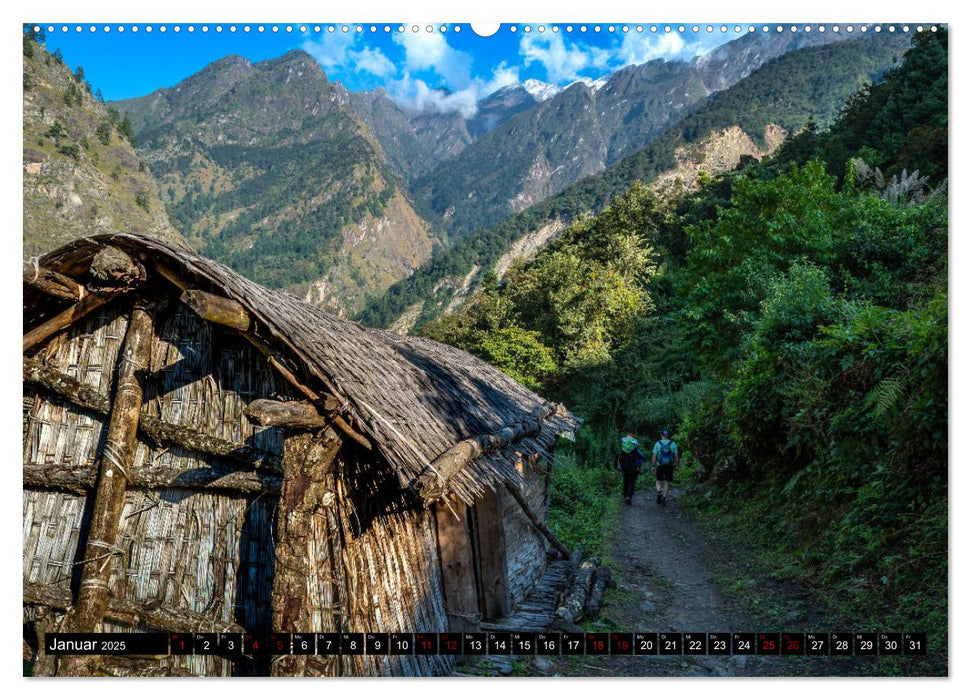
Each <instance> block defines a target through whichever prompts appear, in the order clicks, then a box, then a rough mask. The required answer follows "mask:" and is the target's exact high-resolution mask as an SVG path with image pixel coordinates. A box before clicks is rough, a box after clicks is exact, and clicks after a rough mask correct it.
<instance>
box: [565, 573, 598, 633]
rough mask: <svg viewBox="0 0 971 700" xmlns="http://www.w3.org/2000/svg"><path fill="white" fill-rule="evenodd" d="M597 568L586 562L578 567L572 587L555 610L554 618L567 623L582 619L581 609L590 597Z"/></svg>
mask: <svg viewBox="0 0 971 700" xmlns="http://www.w3.org/2000/svg"><path fill="white" fill-rule="evenodd" d="M596 570H597V567H595V566H594V565H593V564H591V563H590V562H588V561H585V562H583V564H581V565H580V569H579V570H578V571H577V575H576V578H575V579H574V580H573V586H572V587H571V588H570V592H569V593H568V594H567V596H566V598H565V599H564V601H563V605H561V606H560V607H559V608H557V610H556V616H558V617H562V618H563V619H565V620H567V621H569V622H579V621H580V620H582V619H583V607H584V603H586V601H587V597H588V596H589V595H590V585H591V583H592V582H593V575H594V573H595V572H596Z"/></svg>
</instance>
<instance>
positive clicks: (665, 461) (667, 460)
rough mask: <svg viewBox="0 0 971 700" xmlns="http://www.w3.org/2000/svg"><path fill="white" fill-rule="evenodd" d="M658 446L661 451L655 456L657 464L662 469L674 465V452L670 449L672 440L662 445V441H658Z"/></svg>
mask: <svg viewBox="0 0 971 700" xmlns="http://www.w3.org/2000/svg"><path fill="white" fill-rule="evenodd" d="M658 444H659V445H660V446H661V451H660V452H658V454H657V463H658V464H660V465H661V466H664V467H666V466H668V465H669V464H674V450H672V449H671V445H673V444H674V440H668V441H667V444H664V440H659V441H658Z"/></svg>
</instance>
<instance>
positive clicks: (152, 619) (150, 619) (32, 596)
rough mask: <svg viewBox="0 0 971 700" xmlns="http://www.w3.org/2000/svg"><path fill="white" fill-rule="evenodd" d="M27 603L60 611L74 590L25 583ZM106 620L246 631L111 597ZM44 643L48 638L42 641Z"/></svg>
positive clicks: (193, 629)
mask: <svg viewBox="0 0 971 700" xmlns="http://www.w3.org/2000/svg"><path fill="white" fill-rule="evenodd" d="M24 602H25V603H29V604H31V605H45V606H48V607H51V608H57V609H59V610H68V609H69V608H70V607H71V604H72V602H73V601H72V600H71V592H70V591H68V590H64V589H62V588H57V587H55V586H50V585H44V584H39V583H27V582H25V583H24ZM105 619H106V620H111V621H112V622H119V623H121V624H123V625H131V626H132V627H142V626H144V627H151V628H153V629H157V630H162V631H164V632H235V633H243V632H245V631H246V630H245V629H243V628H242V627H240V626H239V625H237V624H236V623H235V622H222V621H220V620H214V619H213V618H211V617H206V616H205V615H202V614H200V613H197V612H193V611H191V610H186V609H185V608H179V607H176V606H174V605H171V604H169V603H137V602H135V601H131V600H120V599H118V598H109V599H108V606H107V608H106V609H105ZM40 643H41V645H42V646H43V643H44V640H43V639H41V640H40Z"/></svg>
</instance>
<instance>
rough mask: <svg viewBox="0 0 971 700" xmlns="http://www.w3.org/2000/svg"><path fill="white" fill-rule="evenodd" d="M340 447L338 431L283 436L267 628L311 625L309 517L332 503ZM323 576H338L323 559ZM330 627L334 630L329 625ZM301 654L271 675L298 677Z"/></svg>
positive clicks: (313, 573) (283, 662)
mask: <svg viewBox="0 0 971 700" xmlns="http://www.w3.org/2000/svg"><path fill="white" fill-rule="evenodd" d="M340 447H341V439H340V436H339V435H338V434H337V433H336V432H335V431H334V430H333V429H332V428H327V429H325V430H324V431H322V432H321V433H320V434H319V435H318V436H315V435H313V434H310V433H301V434H299V435H293V436H291V437H288V438H287V439H286V441H285V443H284V447H283V487H282V490H281V493H280V502H279V506H278V508H277V537H276V550H275V554H274V576H273V592H272V598H271V600H272V628H273V629H274V630H278V631H280V632H285V633H293V632H302V631H306V630H309V629H313V628H314V620H313V613H314V610H313V606H312V605H311V600H310V590H309V586H310V585H311V582H310V578H311V576H319V575H320V572H318V571H316V566H313V567H312V566H311V564H310V563H311V562H315V563H316V562H317V558H316V557H315V556H314V550H315V548H316V547H317V546H318V543H316V542H315V541H314V532H313V522H314V519H315V518H317V517H318V513H319V511H320V510H321V509H324V508H328V507H332V506H334V505H335V504H336V495H335V492H336V483H335V479H334V473H333V472H334V458H335V457H336V456H337V453H338V451H339V450H340ZM326 565H327V566H329V567H330V568H331V570H329V571H328V572H327V575H328V577H329V578H332V577H334V576H336V575H338V572H337V571H334V570H333V568H334V567H335V566H336V565H335V562H333V561H332V560H330V559H329V558H328V560H327V564H326ZM334 631H336V630H334ZM305 672H306V657H305V656H301V655H294V656H287V657H284V658H282V659H278V660H277V662H276V663H274V664H273V665H272V667H271V674H272V675H274V676H298V675H299V676H302V675H305Z"/></svg>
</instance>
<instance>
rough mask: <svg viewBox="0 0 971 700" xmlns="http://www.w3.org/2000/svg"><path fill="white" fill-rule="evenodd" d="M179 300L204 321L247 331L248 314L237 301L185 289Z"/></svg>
mask: <svg viewBox="0 0 971 700" xmlns="http://www.w3.org/2000/svg"><path fill="white" fill-rule="evenodd" d="M179 300H180V301H182V303H184V304H185V305H186V306H188V307H189V308H190V309H192V310H193V311H195V312H196V313H197V314H199V316H200V317H202V318H203V319H205V320H206V321H209V322H211V323H218V324H219V325H221V326H228V327H229V328H235V329H236V330H239V331H246V330H249V327H250V317H249V314H248V313H247V312H246V309H245V308H243V305H242V304H240V303H239V302H238V301H234V300H232V299H228V298H227V297H221V296H217V295H215V294H210V293H209V292H204V291H202V290H201V289H186V290H185V291H184V292H182V296H181V297H179Z"/></svg>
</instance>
